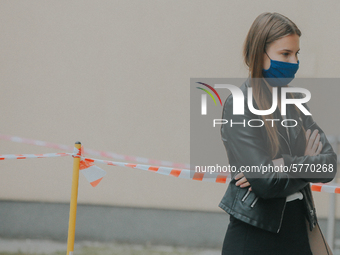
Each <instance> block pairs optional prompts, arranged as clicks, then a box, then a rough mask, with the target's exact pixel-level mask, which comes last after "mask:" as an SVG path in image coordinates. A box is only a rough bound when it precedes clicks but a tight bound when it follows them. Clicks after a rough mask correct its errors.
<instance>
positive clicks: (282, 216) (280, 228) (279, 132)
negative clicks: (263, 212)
mask: <svg viewBox="0 0 340 255" xmlns="http://www.w3.org/2000/svg"><path fill="white" fill-rule="evenodd" d="M278 133H279V135H280V136H281V137H282V138H283V139H284V140H285V142H286V143H287V145H288V149H289V154H290V156H292V152H291V150H290V146H289V143H288V142H287V140H286V138H284V136H283V135H281V134H280V132H278ZM286 204H287V202H286V201H285V204H284V206H283V210H282V214H281V219H280V226H279V229H278V230H277V233H279V231H280V229H281V225H282V218H283V213H284V211H285V208H286Z"/></svg>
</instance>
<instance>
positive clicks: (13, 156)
mask: <svg viewBox="0 0 340 255" xmlns="http://www.w3.org/2000/svg"><path fill="white" fill-rule="evenodd" d="M69 155H72V153H45V154H4V155H0V160H5V159H27V158H52V157H63V156H69Z"/></svg>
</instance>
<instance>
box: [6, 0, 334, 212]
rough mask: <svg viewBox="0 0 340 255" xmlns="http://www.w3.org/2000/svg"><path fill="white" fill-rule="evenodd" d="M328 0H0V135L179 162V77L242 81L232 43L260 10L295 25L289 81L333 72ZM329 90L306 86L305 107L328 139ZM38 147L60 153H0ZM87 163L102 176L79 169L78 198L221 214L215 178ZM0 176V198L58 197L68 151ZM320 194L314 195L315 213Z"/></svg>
mask: <svg viewBox="0 0 340 255" xmlns="http://www.w3.org/2000/svg"><path fill="white" fill-rule="evenodd" d="M339 5H340V3H339V1H337V0H329V1H326V2H324V1H323V2H321V1H307V0H306V1H293V0H287V1H284V2H281V1H269V0H260V1H249V0H248V1H225V0H224V1H222V0H213V1H193V0H192V1H151V0H147V1H137V0H135V1H98V0H97V1H83V0H82V1H79V0H76V1H1V2H0V17H1V23H2V26H1V27H0V30H1V32H0V36H1V40H0V56H1V62H0V65H1V66H0V70H1V93H0V102H1V112H2V121H1V129H0V133H2V134H9V135H16V136H19V137H25V138H32V139H37V140H43V141H49V142H53V143H60V144H68V145H73V144H74V142H75V141H77V140H79V141H81V142H82V144H83V145H84V147H86V148H90V149H95V150H102V151H111V152H116V153H120V154H126V155H134V156H141V157H147V158H152V159H159V160H168V161H173V162H180V163H189V159H190V158H189V149H190V148H189V131H190V130H189V128H190V123H189V111H190V109H189V81H190V78H191V77H192V78H195V77H204V78H214V77H246V75H247V71H246V68H245V66H244V65H243V63H242V55H241V53H242V44H243V41H244V39H245V37H246V34H247V32H248V30H249V28H250V26H251V24H252V22H253V21H254V19H255V18H256V17H257V16H258V15H259V14H260V13H262V12H265V11H270V12H272V11H276V12H279V13H281V14H284V15H286V16H288V17H289V18H290V19H292V20H293V21H294V22H295V23H296V24H297V25H298V27H299V28H300V29H301V31H302V37H301V39H300V48H301V51H300V55H299V58H300V69H299V71H298V73H297V77H317V78H320V77H339V67H340V64H339V53H340V49H339V41H340V33H339V31H338V27H337V26H336V25H335V24H339V22H340V16H339V15H338V13H339V10H340V8H339V7H340V6H339ZM339 92H340V91H337V92H333V91H329V90H327V89H326V88H324V87H322V85H320V87H317V88H313V92H312V95H315V94H320V97H321V98H323V101H321V100H320V101H316V100H313V98H312V100H311V101H310V104H309V105H310V107H311V110H312V113H313V116H314V119H315V120H316V121H317V122H318V123H321V122H322V121H325V123H326V124H324V125H322V126H321V125H320V126H321V127H322V128H323V130H324V131H325V132H326V134H335V135H339V128H338V127H339V120H337V118H338V109H337V108H335V107H334V106H335V105H336V104H338V95H339ZM313 93H314V94H313ZM327 99H328V100H327ZM321 102H322V104H320V103H321ZM327 104H329V105H327ZM328 106H329V108H326V107H328ZM332 106H333V107H332ZM325 108H326V109H328V110H329V113H330V114H334V115H333V116H335V117H334V120H333V121H331V120H329V118H326V119H325V115H324V114H323V112H322V110H324V109H325ZM48 152H63V151H61V150H56V149H49V148H43V147H37V146H33V145H25V144H18V143H13V142H8V141H3V140H0V153H1V154H11V153H16V154H17V153H48ZM99 166H100V167H102V168H103V169H105V170H106V171H107V176H106V177H105V178H104V179H103V181H102V182H101V183H100V184H99V185H98V186H97V187H96V188H92V187H91V186H90V185H89V184H88V183H87V182H86V180H85V178H84V177H83V176H82V175H81V176H80V187H79V199H78V201H79V203H86V204H104V205H117V206H131V207H151V208H171V209H183V210H202V211H221V212H222V210H221V209H219V208H218V206H217V205H218V203H219V201H220V199H221V198H222V196H223V194H224V192H225V190H226V187H227V186H226V185H223V184H214V183H204V182H198V181H190V180H184V179H178V178H173V177H166V176H163V175H159V174H155V173H150V172H145V171H142V170H134V169H129V168H121V167H110V166H105V165H99ZM0 172H1V176H2V177H1V178H0V199H4V200H23V201H51V202H68V201H69V199H70V190H71V175H72V158H71V157H64V158H50V159H27V160H7V161H2V162H1V169H0ZM328 196H329V195H328V194H327V193H317V192H314V197H315V200H316V204H317V212H318V214H319V216H321V217H325V216H326V215H327V206H328ZM339 198H340V196H337V199H338V201H337V207H339V205H340V201H339Z"/></svg>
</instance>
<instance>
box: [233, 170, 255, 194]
mask: <svg viewBox="0 0 340 255" xmlns="http://www.w3.org/2000/svg"><path fill="white" fill-rule="evenodd" d="M234 179H235V180H237V179H239V180H238V181H237V182H236V183H235V185H236V186H238V185H240V187H241V188H244V187H248V186H250V183H249V182H248V181H247V178H246V177H245V176H244V174H243V173H242V172H241V173H238V174H237V175H235V178H234ZM249 190H250V191H251V187H249Z"/></svg>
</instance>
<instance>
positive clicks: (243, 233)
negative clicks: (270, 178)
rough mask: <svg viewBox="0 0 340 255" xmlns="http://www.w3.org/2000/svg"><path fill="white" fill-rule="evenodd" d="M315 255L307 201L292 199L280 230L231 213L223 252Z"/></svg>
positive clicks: (248, 254) (236, 254) (223, 254)
mask: <svg viewBox="0 0 340 255" xmlns="http://www.w3.org/2000/svg"><path fill="white" fill-rule="evenodd" d="M295 254H296V255H313V253H312V251H311V250H310V246H309V240H308V233H307V227H306V220H305V208H304V203H303V201H302V200H300V199H296V200H293V201H289V202H287V204H286V207H285V211H284V214H283V219H282V224H281V229H280V231H279V233H273V232H269V231H267V230H263V229H260V228H258V227H255V226H252V225H250V224H248V223H245V222H243V221H240V220H238V219H236V218H235V217H233V216H232V215H230V223H229V225H228V229H227V233H226V235H225V238H224V242H223V248H222V255H295Z"/></svg>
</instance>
